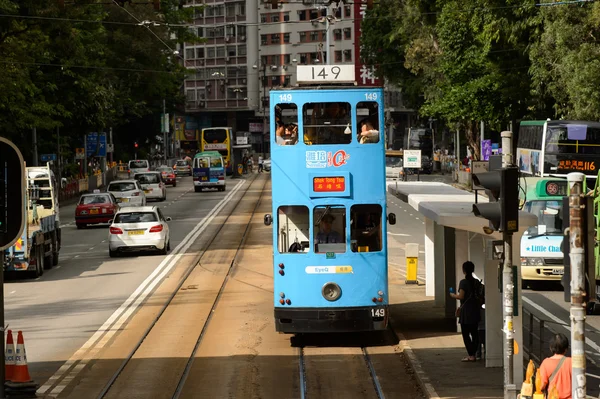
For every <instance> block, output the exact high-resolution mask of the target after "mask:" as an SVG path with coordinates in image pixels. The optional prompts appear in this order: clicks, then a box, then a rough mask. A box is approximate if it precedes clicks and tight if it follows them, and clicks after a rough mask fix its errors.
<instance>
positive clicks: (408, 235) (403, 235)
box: [387, 231, 412, 237]
mask: <svg viewBox="0 0 600 399" xmlns="http://www.w3.org/2000/svg"><path fill="white" fill-rule="evenodd" d="M387 233H388V234H389V235H391V236H400V237H412V236H411V235H410V234H403V233H390V232H389V231H388V232H387Z"/></svg>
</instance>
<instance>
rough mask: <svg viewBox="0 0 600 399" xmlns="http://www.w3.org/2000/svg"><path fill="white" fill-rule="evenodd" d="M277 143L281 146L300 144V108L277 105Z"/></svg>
mask: <svg viewBox="0 0 600 399" xmlns="http://www.w3.org/2000/svg"><path fill="white" fill-rule="evenodd" d="M275 142H276V143H277V144H279V145H295V144H297V143H298V106H297V105H296V104H287V103H283V104H277V105H276V106H275Z"/></svg>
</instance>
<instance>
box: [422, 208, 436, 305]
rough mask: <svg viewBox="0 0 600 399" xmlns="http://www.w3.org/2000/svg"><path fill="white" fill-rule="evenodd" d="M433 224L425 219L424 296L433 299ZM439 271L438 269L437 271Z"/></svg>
mask: <svg viewBox="0 0 600 399" xmlns="http://www.w3.org/2000/svg"><path fill="white" fill-rule="evenodd" d="M435 263H436V262H435V222H434V221H433V220H431V219H429V218H425V295H426V296H433V297H435V293H436V292H435V274H436V273H435ZM438 270H439V269H438Z"/></svg>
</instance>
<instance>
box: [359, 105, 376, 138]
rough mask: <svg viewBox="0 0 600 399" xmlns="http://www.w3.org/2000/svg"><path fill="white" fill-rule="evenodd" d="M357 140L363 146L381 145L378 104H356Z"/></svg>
mask: <svg viewBox="0 0 600 399" xmlns="http://www.w3.org/2000/svg"><path fill="white" fill-rule="evenodd" d="M356 120H357V121H359V122H358V133H357V140H358V142H359V143H361V144H372V143H379V111H378V105H377V103H376V102H372V101H363V102H360V103H358V104H356Z"/></svg>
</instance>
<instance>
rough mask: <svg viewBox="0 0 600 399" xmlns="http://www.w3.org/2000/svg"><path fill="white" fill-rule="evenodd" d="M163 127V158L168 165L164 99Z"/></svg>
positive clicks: (164, 102) (164, 103) (164, 104)
mask: <svg viewBox="0 0 600 399" xmlns="http://www.w3.org/2000/svg"><path fill="white" fill-rule="evenodd" d="M161 121H162V123H163V125H162V126H161V130H162V131H163V156H164V158H165V165H166V164H167V124H168V122H167V107H166V101H165V99H164V98H163V117H162V118H161Z"/></svg>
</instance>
